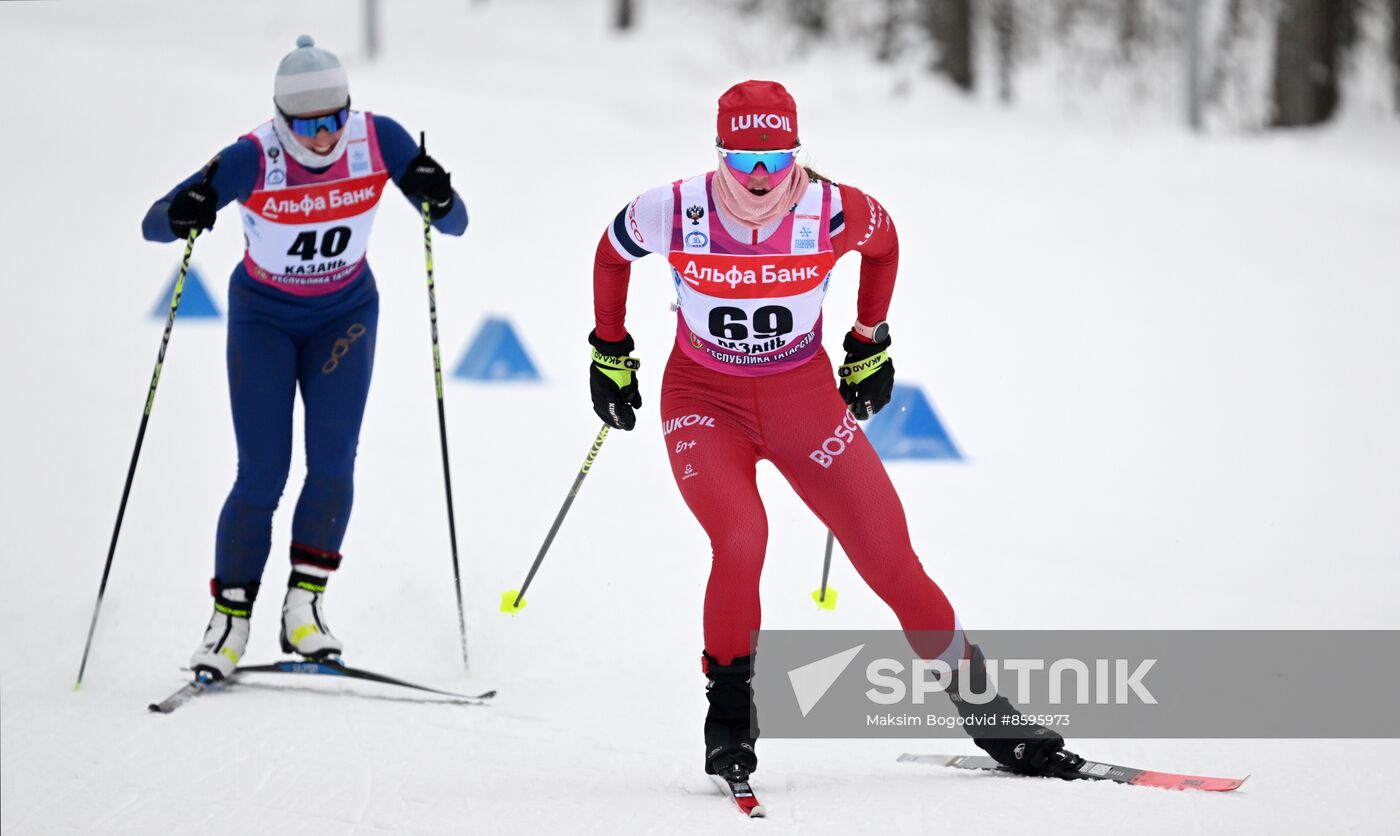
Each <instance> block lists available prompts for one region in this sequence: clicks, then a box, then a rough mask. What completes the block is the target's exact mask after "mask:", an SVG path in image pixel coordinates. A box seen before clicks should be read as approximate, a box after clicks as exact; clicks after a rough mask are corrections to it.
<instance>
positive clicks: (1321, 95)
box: [1274, 0, 1338, 127]
mask: <svg viewBox="0 0 1400 836" xmlns="http://www.w3.org/2000/svg"><path fill="white" fill-rule="evenodd" d="M1329 5H1330V4H1329V3H1328V0H1284V2H1283V4H1282V6H1281V7H1280V10H1279V20H1278V36H1277V38H1276V39H1275V41H1274V124H1275V125H1276V126H1279V127H1295V126H1298V125H1316V124H1318V123H1320V122H1325V121H1327V119H1328V118H1329V117H1330V116H1331V115H1332V113H1333V111H1335V110H1336V108H1337V98H1338V93H1337V72H1336V70H1337V49H1336V40H1335V38H1334V36H1333V27H1332V23H1333V21H1332V15H1331V13H1330V11H1329V9H1328V6H1329Z"/></svg>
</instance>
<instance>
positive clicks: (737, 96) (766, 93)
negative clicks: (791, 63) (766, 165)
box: [715, 81, 797, 151]
mask: <svg viewBox="0 0 1400 836" xmlns="http://www.w3.org/2000/svg"><path fill="white" fill-rule="evenodd" d="M715 135H716V136H717V137H718V138H719V142H720V145H722V146H724V147H725V148H729V149H733V150H739V151H762V150H768V149H779V148H796V147H797V103H796V102H794V101H793V100H792V96H791V95H790V94H789V93H788V91H787V88H785V87H783V85H781V84H779V83H778V82H776V81H741V82H739V83H738V84H736V85H734V86H733V87H731V88H729V89H728V90H726V91H724V95H723V96H720V97H719V116H718V118H717V119H716V122H715Z"/></svg>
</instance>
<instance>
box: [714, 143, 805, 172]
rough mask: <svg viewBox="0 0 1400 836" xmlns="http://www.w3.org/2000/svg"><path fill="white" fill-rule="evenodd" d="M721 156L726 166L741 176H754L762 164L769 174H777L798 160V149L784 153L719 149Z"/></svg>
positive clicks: (788, 149) (791, 149)
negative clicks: (754, 172)
mask: <svg viewBox="0 0 1400 836" xmlns="http://www.w3.org/2000/svg"><path fill="white" fill-rule="evenodd" d="M719 154H720V156H721V157H724V163H725V165H727V166H729V167H730V168H731V169H733V170H734V171H736V172H738V173H739V174H752V173H753V170H754V169H755V168H758V166H759V164H762V165H763V167H764V168H765V169H767V170H768V173H769V174H777V173H778V172H780V171H783V170H784V169H786V168H787V167H788V166H790V165H792V161H793V160H795V159H796V158H797V149H796V148H787V149H784V150H782V151H730V150H729V149H728V148H721V149H719Z"/></svg>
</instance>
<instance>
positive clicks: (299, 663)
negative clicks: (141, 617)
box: [149, 658, 496, 714]
mask: <svg viewBox="0 0 1400 836" xmlns="http://www.w3.org/2000/svg"><path fill="white" fill-rule="evenodd" d="M259 673H272V674H277V673H299V674H306V675H310V676H343V677H348V678H350V679H363V680H366V681H368V682H379V683H382V684H384V685H394V686H396V687H399V688H410V689H412V690H415V691H423V692H425V693H429V694H438V695H440V696H444V697H452V698H453V699H454V700H456V701H458V703H465V704H467V705H486V704H487V700H490V699H491V698H492V697H494V696H496V692H495V691H494V690H492V691H485V692H483V693H480V694H459V693H456V692H455V691H443V690H441V689H438V688H430V687H428V686H427V685H419V684H417V683H415V682H408V681H406V680H403V679H398V678H396V677H392V676H386V675H385V674H382V673H375V672H374V671H367V670H364V669H363V668H352V667H350V666H349V665H347V664H345V663H344V662H342V661H340V660H339V659H334V658H332V659H284V660H282V661H280V662H272V663H270V664H266V665H245V666H243V667H241V668H237V669H235V670H234V672H233V674H232V675H231V676H229V677H228V678H227V679H223V680H216V679H214V678H213V677H212V676H210V675H209V674H207V673H200V674H199V675H198V676H196V677H195V678H194V679H193V680H191V681H190V682H188V683H186V684H185V686H184V687H182V688H181V689H180V690H178V691H176V692H175V693H173V694H171V695H170V696H168V697H166V698H165V699H163V700H161V701H160V702H158V703H151V705H150V706H149V708H150V710H151V711H155V712H159V713H161V714H169V713H170V712H172V711H174V710H175V709H177V708H179V707H180V706H182V705H184V704H185V703H187V702H189V701H190V700H192V699H194V698H195V697H198V696H199V695H201V694H204V693H208V692H210V691H216V690H219V689H221V688H225V687H228V686H231V685H233V684H234V683H236V682H238V681H240V680H241V679H242V677H244V676H246V675H247V674H259Z"/></svg>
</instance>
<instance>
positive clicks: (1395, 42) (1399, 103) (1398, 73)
mask: <svg viewBox="0 0 1400 836" xmlns="http://www.w3.org/2000/svg"><path fill="white" fill-rule="evenodd" d="M1390 65H1391V72H1392V73H1393V76H1392V77H1393V78H1394V79H1395V112H1396V113H1400V0H1390Z"/></svg>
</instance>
